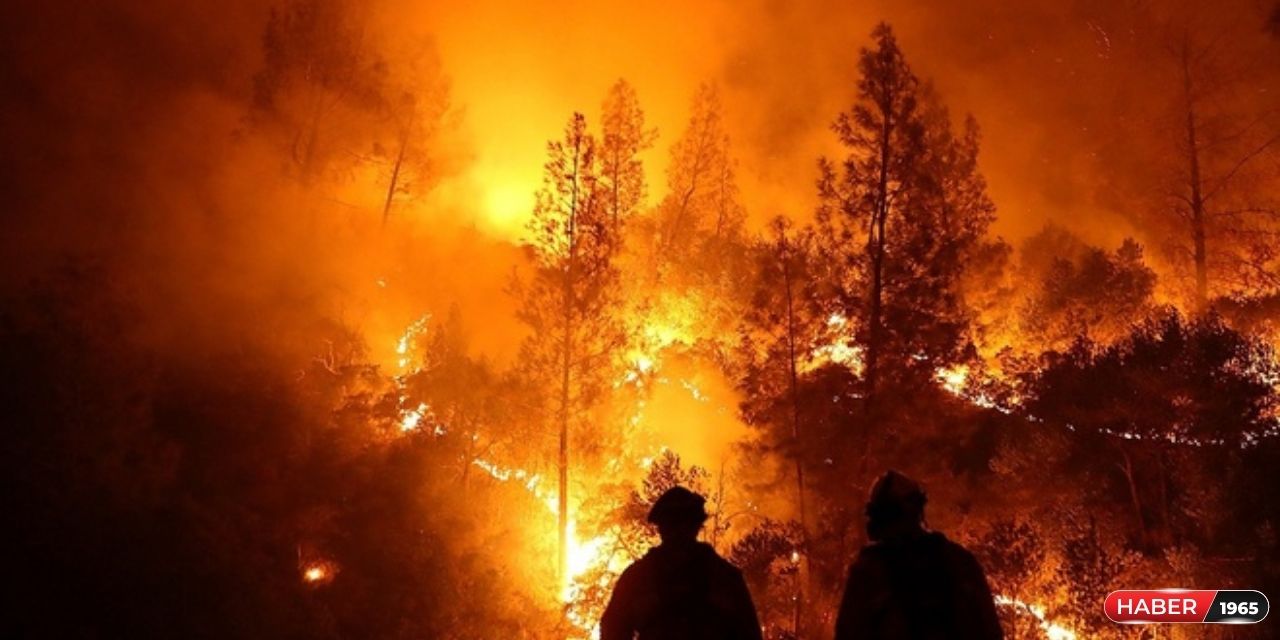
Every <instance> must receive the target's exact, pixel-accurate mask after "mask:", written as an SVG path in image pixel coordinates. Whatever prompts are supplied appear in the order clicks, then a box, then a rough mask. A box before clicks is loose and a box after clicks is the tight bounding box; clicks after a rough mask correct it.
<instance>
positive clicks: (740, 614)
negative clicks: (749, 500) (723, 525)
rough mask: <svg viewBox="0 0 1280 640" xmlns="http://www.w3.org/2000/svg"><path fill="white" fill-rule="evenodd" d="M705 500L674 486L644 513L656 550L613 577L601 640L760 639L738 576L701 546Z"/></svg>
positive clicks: (602, 619) (744, 583) (754, 612)
mask: <svg viewBox="0 0 1280 640" xmlns="http://www.w3.org/2000/svg"><path fill="white" fill-rule="evenodd" d="M705 504H706V499H705V498H703V497H702V496H700V495H698V494H696V493H694V492H692V491H689V490H688V489H685V488H684V487H674V488H672V489H669V490H668V491H667V492H666V493H663V494H662V496H661V497H659V498H658V499H657V500H656V501H655V502H654V503H653V508H652V509H651V510H650V511H649V517H648V520H649V522H651V523H653V524H655V525H657V527H658V535H659V536H661V538H662V543H661V544H659V545H657V546H655V547H653V548H652V549H650V550H649V552H648V553H646V554H645V556H644V557H643V558H640V559H639V560H637V561H635V563H633V564H632V565H631V566H630V567H627V569H626V571H623V572H622V575H621V576H620V577H619V578H618V584H617V586H615V587H614V590H613V595H612V597H611V598H610V599H609V605H608V607H606V608H605V611H604V616H603V617H602V618H601V620H600V640H633V639H637V638H638V640H761V637H762V636H761V632H760V622H759V620H758V619H757V618H756V611H755V606H754V605H753V604H752V602H751V594H750V592H749V591H748V590H747V583H746V581H744V580H743V579H742V572H741V571H739V570H738V568H737V567H734V566H733V565H732V564H729V562H728V561H727V560H725V559H723V558H721V557H720V556H719V555H717V554H716V552H715V550H714V549H712V548H711V545H708V544H706V543H703V542H699V541H698V531H699V530H701V529H702V525H703V523H704V522H706V519H707V512H706V509H705Z"/></svg>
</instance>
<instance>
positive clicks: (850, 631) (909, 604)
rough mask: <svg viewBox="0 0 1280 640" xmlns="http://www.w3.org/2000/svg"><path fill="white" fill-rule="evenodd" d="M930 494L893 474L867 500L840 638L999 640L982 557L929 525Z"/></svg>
mask: <svg viewBox="0 0 1280 640" xmlns="http://www.w3.org/2000/svg"><path fill="white" fill-rule="evenodd" d="M925 501H926V498H925V493H924V490H922V489H921V488H920V485H919V484H917V483H916V482H915V481H913V480H911V479H910V478H908V477H906V476H904V475H902V474H900V473H898V472H896V471H889V472H887V473H885V474H884V475H883V476H881V477H880V479H879V480H877V481H876V483H875V486H874V487H872V489H871V497H870V499H869V500H868V501H867V508H866V515H867V537H868V538H869V539H870V541H871V542H870V543H869V544H867V546H865V547H863V548H862V550H861V551H859V552H858V556H857V558H856V559H855V560H854V561H853V564H852V565H851V566H850V567H849V578H848V581H847V583H846V585H845V590H844V598H843V599H842V600H841V603H840V612H839V615H838V616H837V618H836V640H863V639H865V640H900V639H901V640H935V639H943V638H945V639H947V640H1000V639H1001V638H1003V637H1004V634H1003V632H1002V631H1001V629H1000V621H999V620H998V618H997V617H996V609H995V602H994V600H993V599H992V597H991V589H990V587H988V586H987V579H986V576H985V575H983V573H982V567H981V566H980V565H979V564H978V561H977V560H976V559H975V558H974V557H973V555H972V554H970V553H969V552H968V551H966V550H965V549H964V548H963V547H961V546H960V545H958V544H956V543H954V542H952V541H950V540H948V539H947V538H946V536H944V535H942V534H941V533H938V532H936V531H930V530H928V529H926V528H925V525H924V505H925Z"/></svg>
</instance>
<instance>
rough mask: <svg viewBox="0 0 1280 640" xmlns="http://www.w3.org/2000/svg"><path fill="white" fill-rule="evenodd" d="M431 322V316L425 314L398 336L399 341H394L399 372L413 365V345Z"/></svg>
mask: <svg viewBox="0 0 1280 640" xmlns="http://www.w3.org/2000/svg"><path fill="white" fill-rule="evenodd" d="M430 321H431V314H429V313H428V314H425V315H423V316H422V317H421V318H418V319H417V320H414V321H413V323H412V324H410V325H409V327H408V328H407V329H405V330H404V333H403V334H401V335H400V339H399V340H397V341H396V356H397V360H396V364H398V365H399V366H400V369H401V370H404V369H408V368H409V365H410V364H412V363H413V350H414V345H415V343H416V342H417V340H418V336H420V335H422V334H423V332H425V331H426V330H427V323H428V322H430Z"/></svg>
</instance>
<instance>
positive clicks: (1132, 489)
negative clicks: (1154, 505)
mask: <svg viewBox="0 0 1280 640" xmlns="http://www.w3.org/2000/svg"><path fill="white" fill-rule="evenodd" d="M1120 455H1121V456H1123V458H1124V464H1123V465H1121V466H1120V469H1121V470H1122V471H1124V478H1125V481H1126V482H1127V483H1128V485H1129V500H1130V502H1131V505H1132V507H1133V514H1134V518H1135V520H1136V521H1137V523H1138V535H1139V536H1140V541H1141V544H1142V548H1143V549H1144V550H1145V549H1147V548H1148V546H1149V545H1148V537H1149V536H1148V532H1147V518H1146V516H1144V515H1143V514H1142V497H1141V495H1140V494H1139V493H1138V480H1137V478H1136V477H1135V475H1134V471H1133V458H1132V457H1131V456H1130V455H1129V451H1128V450H1127V449H1125V448H1124V446H1123V445H1121V447H1120Z"/></svg>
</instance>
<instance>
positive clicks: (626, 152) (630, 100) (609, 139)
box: [599, 80, 658, 240]
mask: <svg viewBox="0 0 1280 640" xmlns="http://www.w3.org/2000/svg"><path fill="white" fill-rule="evenodd" d="M601 112H602V113H603V117H602V122H603V127H602V132H601V135H600V150H599V155H600V189H601V190H602V192H603V194H604V195H603V197H604V207H605V215H606V216H607V217H608V218H609V221H610V224H612V225H613V229H612V231H611V232H612V234H613V237H614V239H615V240H620V239H621V234H622V229H621V225H622V223H624V222H626V221H627V219H629V218H631V216H633V215H635V214H636V213H638V212H639V209H640V207H641V205H642V204H643V203H644V198H645V192H646V189H647V186H646V184H645V177H644V163H643V162H641V160H640V154H641V153H642V152H644V151H646V150H647V149H649V148H650V147H652V146H653V143H654V140H655V139H657V137H658V132H657V130H656V129H647V128H645V122H644V110H643V109H641V108H640V100H639V98H637V97H636V91H635V89H634V88H632V87H631V85H630V84H628V83H627V81H626V80H618V81H617V82H616V83H614V85H613V86H612V87H610V88H609V93H608V95H606V96H605V99H604V105H603V107H602V108H601Z"/></svg>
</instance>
